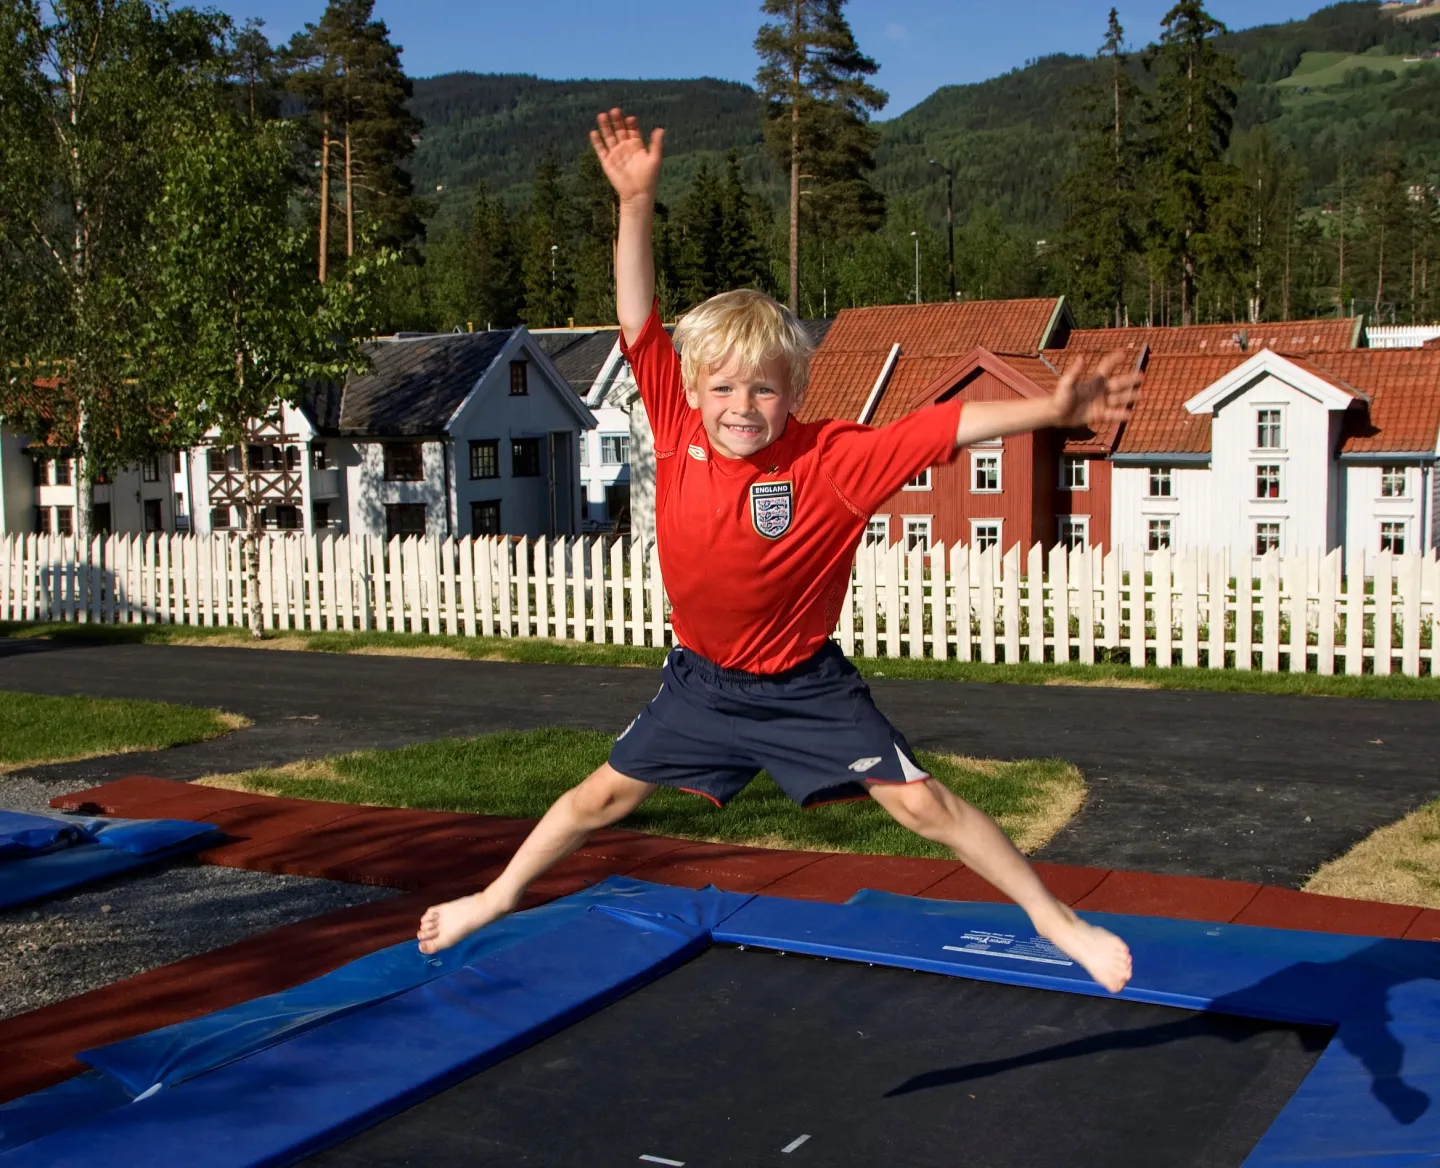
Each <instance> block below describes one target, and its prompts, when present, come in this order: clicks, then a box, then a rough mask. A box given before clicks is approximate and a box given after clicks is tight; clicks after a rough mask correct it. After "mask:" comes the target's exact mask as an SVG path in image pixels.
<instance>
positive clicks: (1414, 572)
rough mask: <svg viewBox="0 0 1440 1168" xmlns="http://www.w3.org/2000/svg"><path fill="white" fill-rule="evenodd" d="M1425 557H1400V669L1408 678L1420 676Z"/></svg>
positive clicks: (1418, 554) (1417, 555)
mask: <svg viewBox="0 0 1440 1168" xmlns="http://www.w3.org/2000/svg"><path fill="white" fill-rule="evenodd" d="M1423 561H1424V557H1423V556H1422V555H1421V554H1420V553H1419V552H1411V553H1410V554H1408V555H1405V556H1401V557H1400V619H1401V622H1402V624H1401V632H1400V635H1401V636H1402V637H1403V638H1404V639H1403V640H1402V641H1401V643H1400V668H1401V670H1402V671H1403V672H1404V673H1405V675H1406V676H1407V677H1419V676H1420V588H1421V565H1422V563H1423Z"/></svg>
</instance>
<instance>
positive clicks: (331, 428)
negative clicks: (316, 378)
mask: <svg viewBox="0 0 1440 1168" xmlns="http://www.w3.org/2000/svg"><path fill="white" fill-rule="evenodd" d="M300 408H301V409H302V410H304V411H305V416H306V417H308V418H309V419H310V424H311V425H312V426H314V427H315V429H316V430H318V431H319V432H320V433H322V434H333V433H335V432H336V431H337V430H339V429H340V387H339V386H338V385H336V384H335V383H334V382H325V383H316V384H313V385H311V386H310V388H309V389H307V390H306V391H305V396H304V398H303V399H302V400H301V402H300Z"/></svg>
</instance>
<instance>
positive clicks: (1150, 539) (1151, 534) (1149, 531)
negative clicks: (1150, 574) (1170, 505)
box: [1145, 515, 1175, 552]
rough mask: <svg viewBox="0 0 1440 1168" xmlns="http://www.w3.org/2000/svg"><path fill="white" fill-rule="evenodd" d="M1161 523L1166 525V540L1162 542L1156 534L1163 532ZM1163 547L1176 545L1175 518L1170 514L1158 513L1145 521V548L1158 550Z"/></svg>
mask: <svg viewBox="0 0 1440 1168" xmlns="http://www.w3.org/2000/svg"><path fill="white" fill-rule="evenodd" d="M1161 524H1163V525H1164V536H1165V542H1164V543H1161V542H1159V541H1158V540H1157V539H1156V536H1158V535H1159V534H1161ZM1162 547H1165V548H1170V549H1172V550H1173V549H1174V547H1175V520H1174V518H1172V517H1171V516H1169V515H1157V516H1155V517H1154V518H1151V519H1147V520H1146V521H1145V548H1146V550H1147V551H1152V552H1158V551H1159V550H1160V549H1161V548H1162Z"/></svg>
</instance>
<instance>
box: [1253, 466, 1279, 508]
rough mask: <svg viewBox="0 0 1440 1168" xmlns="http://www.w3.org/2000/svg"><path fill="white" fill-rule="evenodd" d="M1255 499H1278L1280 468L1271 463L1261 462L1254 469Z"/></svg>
mask: <svg viewBox="0 0 1440 1168" xmlns="http://www.w3.org/2000/svg"><path fill="white" fill-rule="evenodd" d="M1255 497H1256V498H1257V499H1278V498H1279V497H1280V467H1279V465H1278V464H1276V463H1273V462H1262V463H1261V464H1260V465H1259V466H1257V467H1256V468H1255Z"/></svg>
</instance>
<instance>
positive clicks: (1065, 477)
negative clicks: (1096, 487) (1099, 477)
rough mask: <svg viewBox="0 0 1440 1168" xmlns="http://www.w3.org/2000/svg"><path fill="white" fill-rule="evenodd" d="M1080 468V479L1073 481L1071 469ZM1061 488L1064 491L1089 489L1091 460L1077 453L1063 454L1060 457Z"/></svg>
mask: <svg viewBox="0 0 1440 1168" xmlns="http://www.w3.org/2000/svg"><path fill="white" fill-rule="evenodd" d="M1077 467H1078V468H1079V470H1080V476H1079V477H1080V481H1079V482H1078V483H1076V482H1071V476H1070V473H1069V472H1070V471H1072V470H1074V469H1076V468H1077ZM1060 489H1061V490H1062V491H1088V490H1089V489H1090V460H1089V459H1088V458H1080V457H1079V456H1077V455H1070V454H1066V455H1062V456H1061V458H1060Z"/></svg>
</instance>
